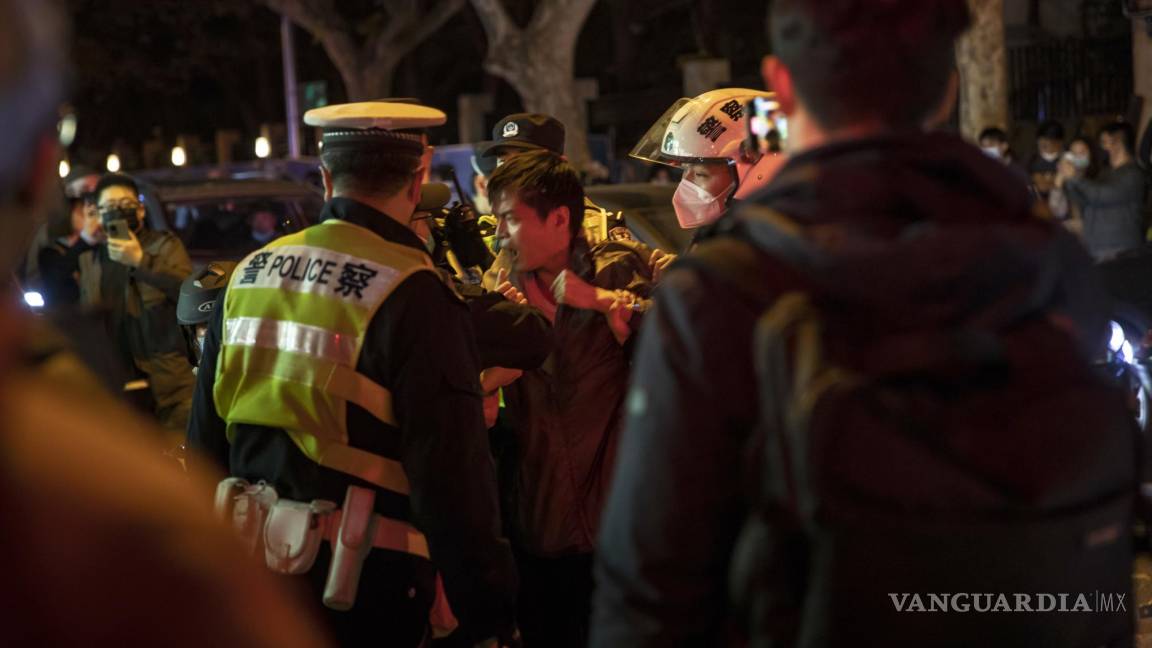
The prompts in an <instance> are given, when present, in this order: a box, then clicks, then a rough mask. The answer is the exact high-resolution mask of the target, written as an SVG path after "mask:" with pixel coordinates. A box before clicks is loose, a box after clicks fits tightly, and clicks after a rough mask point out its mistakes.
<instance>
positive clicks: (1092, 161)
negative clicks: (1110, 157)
mask: <svg viewBox="0 0 1152 648" xmlns="http://www.w3.org/2000/svg"><path fill="white" fill-rule="evenodd" d="M1076 142H1081V143H1083V144H1084V146H1086V147H1088V168H1087V169H1085V170H1084V177H1085V178H1089V179H1095V178H1096V176H1098V175H1100V154H1099V153H1097V148H1096V142H1093V141H1092V138H1091V137H1089V136H1087V135H1084V134H1083V133H1081V134H1079V135H1077V136H1076V137H1073V138H1072V139H1070V140H1068V150H1069V151H1071V150H1072V145H1073V144H1075V143H1076Z"/></svg>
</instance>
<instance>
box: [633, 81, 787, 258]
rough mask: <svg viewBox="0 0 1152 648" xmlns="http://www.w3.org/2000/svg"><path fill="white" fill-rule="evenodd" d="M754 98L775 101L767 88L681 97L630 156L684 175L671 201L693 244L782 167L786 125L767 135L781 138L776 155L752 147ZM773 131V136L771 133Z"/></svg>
mask: <svg viewBox="0 0 1152 648" xmlns="http://www.w3.org/2000/svg"><path fill="white" fill-rule="evenodd" d="M753 98H760V99H765V100H767V101H768V102H769V105H771V104H772V103H774V101H775V95H774V94H773V93H771V92H766V91H764V90H750V89H747V88H721V89H719V90H711V91H709V92H705V93H704V94H702V95H699V96H696V97H692V98H682V99H679V100H677V101H676V103H674V104H672V106H671V107H670V108H668V110H666V111H665V112H664V114H663V115H662V116H661V117H660V119H658V120H656V123H654V124H653V125H652V127H651V128H649V129H648V132H647V133H645V135H644V137H642V138H640V141H639V142H638V143H637V144H636V146H635V147H634V148H633V149H632V152H631V153H629V155H630V156H631V157H633V158H636V159H638V160H643V161H645V162H653V163H656V164H664V165H667V166H670V167H676V168H679V169H681V170H682V171H683V177H682V178H681V180H680V185H679V186H678V187H677V188H676V194H675V195H674V196H673V197H672V206H673V208H674V209H675V210H676V220H677V221H678V222H679V223H680V227H683V228H684V229H695V230H696V232H695V233H694V235H693V237H692V243H693V245H694V244H695V243H696V242H697V241H698V240H699V239H700V237H701V236H702V235H703V234H704V232H705V231H707V230H708V229H709V228H707V227H705V226H708V225H712V224H713V223H715V222H716V221H718V220H719V219H720V218H721V217H722V216H723V215H724V214H726V213H727V212H728V211H729V209H730V208H731V207H732V205H733V202H734V201H737V200H742V199H744V198H746V197H748V196H750V195H752V194H753V193H755V192H756V191H757V190H758V189H760V188H761V187H763V186H765V185H766V184H768V181H770V180H771V179H772V177H773V176H774V175H776V171H777V170H778V169H779V168H780V167H781V166H782V165H783V163H784V160H785V157H784V155H783V151H784V150H786V146H787V124H786V122H784V121H783V119H782V118H779V119H777V120H775V122H774V124H773V125H774V126H775V128H773V129H771V130H770V131H768V132H767V133H765V136H766V137H767V138H769V139H770V140H771V139H776V138H779V142H780V144H779V146H777V147H775V148H776V149H777V150H776V151H775V152H771V151H770V152H768V153H761V152H759V151H757V150H753V147H752V146H751V145H750V144H749V137H748V135H749V128H748V120H750V119H752V118H753V116H752V115H750V114H748V103H749V101H751V100H752V99H753ZM773 131H774V132H773Z"/></svg>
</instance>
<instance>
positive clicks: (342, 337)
mask: <svg viewBox="0 0 1152 648" xmlns="http://www.w3.org/2000/svg"><path fill="white" fill-rule="evenodd" d="M421 271H432V267H431V263H430V262H429V261H428V258H427V256H426V255H424V254H423V253H421V252H419V251H417V250H414V249H412V248H408V247H406V246H402V245H398V244H395V243H391V242H389V241H386V240H384V239H382V238H380V237H379V236H377V235H376V234H374V233H372V232H371V231H369V230H366V229H364V228H362V227H358V226H356V225H352V224H350V223H345V222H343V221H339V220H329V221H325V222H324V223H322V224H320V225H317V226H314V227H310V228H308V229H306V230H304V231H302V232H298V233H296V234H293V235H290V236H286V237H283V238H281V239H279V240H277V241H274V242H273V243H271V244H270V245H268V246H267V247H265V248H263V249H262V250H259V251H257V252H254V253H253V254H251V255H249V256H248V257H247V258H246V259H245V260H244V261H242V262H241V263H240V265H239V266H237V269H236V272H235V273H234V274H233V276H232V279H231V281H230V282H229V286H228V291H227V293H226V296H225V299H224V330H223V336H222V339H221V352H220V356H219V360H218V363H217V372H216V382H215V386H214V389H213V394H214V396H215V401H216V409H217V412H218V413H219V414H220V416H221V417H222V418H223V419H224V420H225V421H226V422H227V423H228V438H229V440H230V441H231V440H232V439H234V437H235V433H236V425H237V424H240V423H245V424H252V425H262V426H266V427H274V428H281V429H283V430H285V431H286V432H287V433H288V435H289V436H290V437H291V438H292V440H293V442H294V443H295V444H296V445H297V447H299V448H300V450H301V451H302V452H303V453H304V454H305V455H306V456H307V457H308V458H310V459H312V460H313V461H315V462H316V463H318V464H320V465H322V466H326V467H328V468H332V469H334V470H338V471H340V472H343V473H346V474H350V475H353V476H355V477H359V478H360V479H363V480H365V481H367V482H370V483H372V484H375V485H377V486H379V487H381V488H385V489H387V490H390V491H393V492H396V493H400V494H402V495H407V494H408V492H409V487H408V479H407V477H406V475H405V474H404V470H403V466H402V465H401V464H400V462H398V461H395V460H393V459H389V458H387V457H383V456H380V455H376V454H373V453H370V452H367V451H364V450H361V449H358V448H353V447H351V446H349V445H348V431H347V420H346V419H347V415H346V410H347V403H354V404H356V405H358V406H360V407H362V408H364V409H365V410H366V411H368V412H370V413H371V414H372V415H373V416H375V417H376V418H377V419H379V420H381V421H383V422H385V423H388V424H389V425H393V426H395V425H396V419H395V416H394V415H393V412H392V395H391V393H389V392H388V390H387V389H385V388H384V387H382V386H381V385H379V384H377V383H376V382H374V381H373V380H371V379H369V378H368V377H367V376H364V375H363V374H361V373H359V372H357V371H356V364H357V361H358V359H359V356H360V351H361V348H362V347H363V344H364V337H365V335H366V333H367V330H368V326H369V324H370V323H371V321H372V318H373V317H374V316H375V314H376V311H377V310H378V309H379V308H380V306H381V305H382V304H383V303H384V301H385V300H386V299H387V298H388V296H389V295H390V294H391V293H392V291H393V290H394V289H395V288H396V286H398V285H399V284H400V283H401V282H402V281H403V280H404V279H406V278H407V277H409V276H410V275H412V274H413V273H415V272H421Z"/></svg>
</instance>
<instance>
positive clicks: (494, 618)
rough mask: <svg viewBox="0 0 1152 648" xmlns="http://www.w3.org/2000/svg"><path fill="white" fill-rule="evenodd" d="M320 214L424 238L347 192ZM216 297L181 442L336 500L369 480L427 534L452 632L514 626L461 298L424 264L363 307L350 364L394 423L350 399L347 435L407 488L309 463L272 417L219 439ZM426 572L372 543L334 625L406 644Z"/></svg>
mask: <svg viewBox="0 0 1152 648" xmlns="http://www.w3.org/2000/svg"><path fill="white" fill-rule="evenodd" d="M329 218H338V219H341V220H344V221H346V222H349V223H352V224H355V225H359V226H361V227H364V228H367V229H369V230H371V231H373V232H374V233H376V234H378V235H380V236H381V237H383V238H384V239H386V240H388V241H390V242H393V243H398V244H401V245H406V246H409V247H412V248H414V249H417V250H421V251H423V249H424V248H423V245H422V244H421V241H420V239H419V238H418V237H417V236H416V235H415V234H413V233H412V232H411V231H410V230H408V229H407V228H405V227H404V226H403V225H401V224H399V223H398V222H396V221H394V220H393V219H391V218H390V217H388V216H386V215H384V214H382V213H380V212H378V211H376V210H374V209H372V208H370V207H368V206H366V205H364V204H362V203H359V202H356V201H353V200H350V199H346V198H334V199H332V200H331V201H329V202H328V204H326V205H325V207H324V211H323V213H322V215H321V220H327V219H329ZM220 299H221V300H222V299H223V296H221V298H220ZM218 303H223V302H222V301H221V302H218ZM223 310H224V309H223V308H219V307H218V308H217V309H216V315H215V317H214V319H213V321H212V323H211V324H210V326H209V329H208V333H207V337H206V339H205V343H204V355H203V358H202V360H201V364H200V368H199V374H198V375H199V379H198V384H197V389H196V394H195V398H194V401H193V413H192V418H191V422H190V424H189V429H188V442H189V447H190V448H192V449H194V450H196V451H199V452H201V453H204V454H205V455H207V457H208V458H209V459H211V460H213V461H214V462H216V463H218V464H219V465H220V466H221V467H222V468H223V469H224V470H225V471H226V472H228V473H229V474H231V475H234V476H237V477H242V478H244V479H247V480H248V481H250V482H253V483H255V482H258V481H260V480H264V481H266V482H268V483H270V484H272V485H273V486H274V487H275V488H276V490H277V492H278V493H279V494H280V496H281V497H282V498H288V499H292V500H297V501H305V502H306V501H310V500H312V499H326V500H331V501H334V502H337V503H340V502H343V499H344V494H345V491H346V489H347V487H348V485H349V484H356V485H359V486H362V487H367V488H373V489H375V490H376V509H377V512H378V513H380V514H382V515H385V516H387V517H390V518H393V519H398V520H403V521H408V522H411V523H412V524H414V525H415V526H416V527H417V528H419V529H420V530H421V531H422V532H423V533H424V534H425V535H426V536H427V538H428V545H429V549H430V551H431V554H432V559H433V561H434V563H435V568H436V569H439V570H440V572H441V574H442V575H443V577H444V583H445V589H446V590H447V593H448V597H449V600H450V602H451V605H452V608H453V611H454V612H455V614H456V616H457V617H458V618H459V620H460V624H461V628H460V631H461V632H463V633H464V634H465V635H466V636H468V637H470V638H474V639H482V638H486V637H491V636H493V635H497V634H504V633H506V631H507V629H508V628H511V627H512V625H513V608H514V596H515V591H516V574H515V567H514V566H513V562H512V556H511V553H510V551H509V548H508V544H507V542H506V541H505V540H504V539H503V538H502V537H501V534H500V515H499V510H498V504H497V497H496V484H495V473H494V471H493V465H492V459H491V455H490V453H489V449H488V445H487V436H486V435H485V434H484V422H483V413H482V406H481V393H480V386H479V373H480V369H479V366H478V361H477V350H476V344H475V338H474V335H473V332H472V326H471V323H470V319H469V312H468V309H467V308H466V307H465V305H464V304H463V303H462V302H461V301H460V299H459V298H458V297H456V296H455V294H453V293H452V292H451V290H450V289H449V288H448V287H447V286H446V285H445V284H444V283H443V282H442V281H441V280H440V279H439V278H438V277H437V276H436V275H434V274H432V273H416V274H414V275H412V276H411V277H409V278H407V279H406V280H404V281H403V282H402V283H401V284H400V285H399V286H397V287H396V288H395V290H394V292H393V293H392V294H391V295H390V296H389V297H388V298H387V299H386V300H385V302H384V304H383V306H382V307H381V308H380V310H379V311H378V312H377V313H376V315H375V316H374V317H373V319H372V322H371V325H370V327H369V330H368V333H367V336H366V338H365V341H364V345H363V350H362V351H361V354H360V357H359V360H358V365H357V367H356V369H357V371H359V372H361V373H363V374H364V375H366V376H368V377H369V378H370V379H372V380H373V381H375V382H377V383H378V384H380V385H382V386H383V387H385V388H387V389H388V390H389V391H390V392H391V393H392V397H393V408H394V412H395V415H396V419H397V420H398V421H399V422H400V423H399V426H398V427H392V426H389V425H387V424H384V423H382V422H380V421H379V420H378V419H376V418H375V417H373V416H372V415H371V414H369V413H368V412H366V411H365V410H363V409H362V408H360V407H359V406H357V405H354V404H351V403H349V404H348V405H347V408H348V410H347V417H348V423H347V429H348V437H349V445H351V446H353V447H356V448H360V449H363V450H366V451H368V452H372V453H375V454H379V455H383V456H385V457H389V458H392V459H396V460H399V461H400V462H401V463H402V464H403V466H404V470H405V472H406V474H407V476H408V480H409V483H410V485H411V493H410V496H409V497H407V498H405V497H403V496H401V495H398V494H396V493H391V492H389V491H386V490H382V489H379V488H375V487H374V486H372V485H371V484H369V483H367V482H363V481H361V480H359V479H357V478H355V477H352V476H350V475H347V474H345V473H341V472H337V471H334V470H330V469H328V468H325V467H322V466H320V465H319V464H316V463H314V462H312V461H311V460H309V459H308V458H307V457H305V456H304V454H303V453H302V452H301V451H300V450H299V449H298V448H297V447H296V445H295V444H294V443H293V442H292V440H291V439H290V438H289V437H288V435H287V434H286V433H285V432H284V431H283V430H279V429H274V428H267V427H260V426H252V425H239V426H238V428H237V433H236V435H235V440H234V443H232V444H229V443H228V441H227V439H226V436H225V431H226V424H225V421H224V420H223V419H221V418H220V416H219V415H218V414H217V411H216V407H215V404H214V403H213V394H212V381H213V377H214V376H215V374H216V363H217V359H218V354H219V348H220V335H221V329H222V323H221V320H222V315H221V314H222V312H223ZM328 556H329V554H328V551H327V545H325V547H324V548H323V550H322V552H321V555H320V558H319V559H318V560H317V563H316V565H315V566H314V567H313V568H312V570H311V571H310V572H309V575H308V578H309V580H310V581H311V583H312V585H313V589H314V590H315V591H314V592H313V596H314V597H315V600H316V602H317V604H319V599H320V593H319V591H320V590H322V588H323V585H324V578H325V576H326V574H327V566H328ZM434 577H435V572H434V569H433V566H432V565H431V564H429V563H428V562H427V561H425V560H423V559H421V558H418V557H415V556H411V555H408V554H401V553H394V552H390V551H384V550H373V552H372V553H370V554H369V556H368V559H367V561H366V562H365V566H364V572H363V575H362V577H361V581H360V591H359V596H358V598H357V603H356V606H355V607H354V608H353V609H352V610H351V611H350V612H347V613H336V612H329V616H330V617H331V618H332V619H334V621H333V623H332V625H333V629H334V631H335V632H336V634H337V638H338V639H341V640H348V639H352V638H355V639H360V640H375V641H376V642H377V643H379V641H381V640H385V641H386V643H388V644H389V645H397V646H401V645H416V644H417V643H418V642H419V641H420V639H421V637H422V636H423V632H424V630H425V628H426V625H427V612H428V608H429V606H430V605H431V602H432V600H433V596H434V591H435V585H434V582H435V581H434ZM365 633H368V636H364V635H365Z"/></svg>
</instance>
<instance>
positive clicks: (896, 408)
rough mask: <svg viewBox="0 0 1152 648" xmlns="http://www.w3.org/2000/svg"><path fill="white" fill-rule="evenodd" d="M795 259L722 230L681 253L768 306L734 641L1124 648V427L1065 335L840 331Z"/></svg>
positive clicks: (1044, 327) (1129, 442)
mask: <svg viewBox="0 0 1152 648" xmlns="http://www.w3.org/2000/svg"><path fill="white" fill-rule="evenodd" d="M770 216H771V217H772V218H775V219H781V218H782V217H781V216H780V215H779V214H771V215H770ZM781 222H782V223H784V224H785V225H786V227H785V230H787V229H788V227H787V221H786V219H784V220H782V221H781ZM789 254H790V253H789V252H788V246H787V245H785V246H783V247H781V248H780V249H776V250H774V251H773V253H772V254H771V255H769V254H767V253H765V252H764V251H763V250H762V249H760V247H759V246H758V245H757V244H756V243H753V242H752V241H751V240H750V238H749V237H747V236H746V235H741V234H740V232H739V231H737V232H734V233H730V234H729V235H727V236H721V237H719V238H717V239H714V240H711V241H708V242H705V243H704V244H702V245H701V246H699V248H698V249H697V251H696V255H695V256H696V258H695V259H690V260H689V263H692V264H693V265H694V266H696V267H697V268H699V269H700V270H701V271H702V272H704V273H706V274H709V275H711V276H713V277H714V278H718V279H720V280H721V281H724V282H726V283H728V284H730V285H733V286H735V287H736V288H737V289H738V291H739V292H741V293H743V295H744V296H745V297H746V298H748V299H750V300H753V303H756V304H761V305H762V306H763V308H764V311H763V315H762V316H761V317H760V320H759V323H758V325H757V329H756V332H755V349H754V351H753V353H754V357H755V363H756V370H757V376H758V380H759V393H760V397H759V406H760V421H761V423H760V426H759V428H760V429H759V430H757V432H756V433H755V434H754V435H752V442H751V447H750V451H749V453H748V459H749V469H750V470H749V475H750V478H749V483H750V495H749V502H750V508H751V512H750V515H749V517H748V519H747V521H746V524H745V528H744V530H743V531H742V533H741V536H740V538H739V540H738V542H737V547H736V551H735V554H734V557H733V560H732V564H731V584H732V592H733V596H734V597H735V603H736V605H737V607H738V609H739V610H740V612H741V616H742V617H743V620H744V621H746V623H747V631H748V633H749V636H750V639H751V641H750V644H749V645H750V646H804V647H809V646H838V645H876V646H939V645H949V646H991V645H1004V646H1096V645H1127V644H1129V643H1130V642H1131V641H1132V636H1133V635H1132V633H1133V629H1132V618H1133V609H1134V607H1133V606H1134V602H1133V601H1132V597H1131V595H1130V591H1131V580H1130V575H1131V570H1132V564H1133V542H1132V536H1131V528H1132V525H1133V507H1134V502H1135V497H1134V496H1135V493H1136V484H1137V481H1138V473H1139V472H1140V471H1139V470H1137V469H1136V465H1135V464H1136V459H1135V458H1136V457H1138V456H1140V453H1139V451H1138V450H1139V448H1138V445H1139V441H1138V435H1137V433H1136V431H1135V426H1134V424H1133V423H1132V420H1131V418H1130V417H1129V416H1128V412H1127V409H1126V407H1125V404H1124V401H1123V399H1122V397H1121V396H1120V395H1119V394H1118V393H1117V391H1116V390H1115V389H1114V388H1113V387H1112V386H1110V385H1109V384H1107V382H1106V381H1104V380H1103V379H1102V377H1101V376H1100V375H1098V373H1097V372H1096V371H1094V369H1093V367H1092V366H1091V364H1090V363H1088V362H1086V361H1084V360H1083V358H1082V357H1080V355H1079V352H1078V351H1077V350H1076V348H1075V346H1074V344H1073V343H1072V342H1071V338H1070V337H1069V336H1067V335H1066V334H1065V333H1064V332H1063V331H1062V330H1060V328H1059V327H1058V326H1055V325H1053V323H1051V322H1050V321H1049V320H1048V319H1047V318H1045V317H1043V316H1042V315H1043V314H1037V316H1035V317H1031V318H1027V319H1025V320H1023V321H1019V322H1016V323H1014V324H1013V325H1012V326H1011V327H1007V328H1005V329H1003V330H994V331H985V332H983V333H984V334H983V335H975V334H973V333H972V332H967V331H958V330H924V331H917V332H916V333H914V334H908V333H907V332H905V333H903V334H901V335H897V336H890V337H883V336H879V337H871V338H865V339H861V338H860V337H859V336H855V339H853V338H854V336H853V335H852V334H851V331H852V327H853V322H852V313H851V312H850V310H851V309H845V308H844V307H843V304H837V303H835V302H834V301H829V298H828V296H827V295H823V294H821V293H820V292H819V290H818V289H817V288H814V287H813V285H811V284H809V283H808V282H807V281H806V280H805V277H804V273H803V272H800V271H798V270H797V269H796V267H795V264H792V263H790V261H791V259H789V258H788V256H789ZM846 338H847V339H849V340H850V342H849V343H847V344H845V339H846ZM1001 595H1003V597H1004V600H1002V599H1001ZM1042 595H1043V596H1042ZM1062 595H1063V596H1062ZM1005 601H1006V605H1007V606H1008V607H1009V608H1010V609H1011V610H1013V611H1012V612H1005V611H1003V608H1004V605H1005ZM1085 602H1086V603H1087V604H1088V605H1090V606H1091V611H1090V612H1084V611H1082V610H1083V606H1084V604H1085ZM1049 607H1054V608H1055V609H1054V610H1052V611H1042V610H1046V609H1047V608H1049ZM1028 609H1031V610H1032V611H1031V612H1029V611H1027V610H1028ZM1061 609H1064V610H1066V611H1063V612H1061V611H1060V610H1061Z"/></svg>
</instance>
